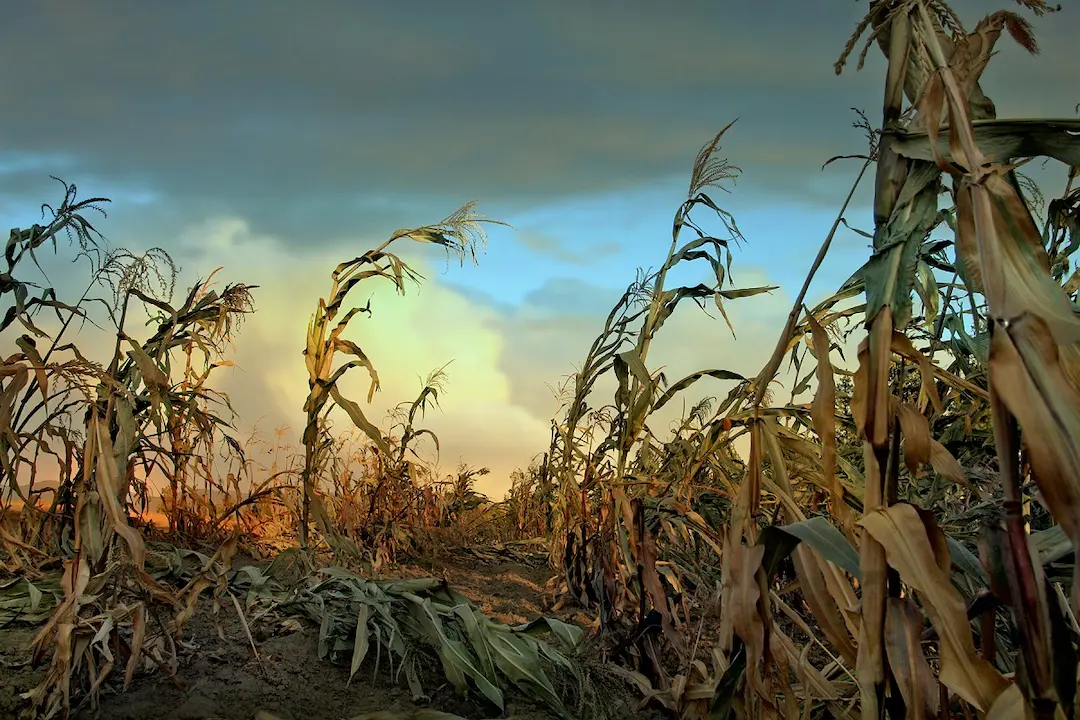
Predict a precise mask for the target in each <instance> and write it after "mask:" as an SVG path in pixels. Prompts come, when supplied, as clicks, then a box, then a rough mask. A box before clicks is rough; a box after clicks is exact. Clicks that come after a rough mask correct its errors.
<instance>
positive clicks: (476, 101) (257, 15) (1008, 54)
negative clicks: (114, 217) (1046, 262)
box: [0, 0, 1077, 245]
mask: <svg viewBox="0 0 1080 720" xmlns="http://www.w3.org/2000/svg"><path fill="white" fill-rule="evenodd" d="M756 8H757V6H755V5H752V4H751V5H745V6H741V5H732V4H730V3H715V2H702V1H697V0H695V1H694V2H689V3H683V4H681V5H680V7H679V10H678V11H676V10H673V9H671V8H668V7H667V6H662V5H657V4H655V3H648V2H644V0H637V1H634V2H621V3H619V4H618V5H617V6H614V5H612V6H611V7H608V6H607V5H606V4H603V3H601V4H593V5H582V4H581V3H574V2H571V1H570V0H558V1H554V2H546V3H542V4H538V5H532V4H523V3H497V2H492V1H490V0H474V1H473V2H471V3H469V4H467V5H464V6H459V5H457V4H455V5H454V6H453V7H452V8H451V7H450V6H448V5H446V4H444V3H439V2H431V1H429V2H416V3H410V5H409V6H408V8H406V7H405V6H403V5H394V4H385V5H375V6H368V5H363V6H361V5H357V4H355V3H347V2H327V3H323V4H321V5H320V7H319V8H317V9H312V10H310V11H309V12H305V13H304V14H303V16H302V17H299V16H297V15H296V13H295V12H293V5H292V4H291V3H289V2H286V1H285V0H266V2H263V3H260V4H259V5H258V7H254V6H247V5H234V6H231V7H221V6H220V5H219V4H212V3H209V2H207V0H195V1H193V2H187V3H181V4H168V3H164V4H162V3H155V4H138V5H136V6H133V5H132V4H130V3H121V2H105V3H98V4H95V5H94V7H93V8H92V9H91V8H89V7H87V6H85V5H84V4H81V3H77V2H73V1H71V0H51V1H43V2H40V3H33V4H24V5H20V6H19V7H17V8H13V9H12V11H11V13H9V18H8V19H9V22H7V23H6V24H5V25H4V28H2V29H0V48H3V49H2V50H0V53H2V54H3V58H2V59H3V62H0V82H2V83H3V85H4V87H5V88H6V90H7V95H6V97H7V98H8V100H9V105H10V106H12V107H17V108H24V109H25V108H33V109H35V111H33V112H13V113H8V114H6V115H5V116H4V118H3V119H2V120H0V131H2V132H0V137H2V138H3V141H2V142H3V143H4V144H3V145H0V151H2V152H4V153H7V154H10V153H12V152H16V151H17V152H19V153H23V155H24V157H33V158H36V160H35V161H34V162H33V163H30V164H26V163H25V162H23V163H21V165H20V164H19V163H16V165H17V166H19V167H21V168H22V170H21V171H20V172H18V173H6V174H4V176H3V177H0V191H2V192H3V193H4V194H8V195H16V196H19V197H23V198H26V197H29V196H30V195H31V194H32V195H33V198H34V199H35V200H36V198H37V195H38V193H39V191H40V190H41V187H42V185H40V184H38V185H35V184H32V183H28V182H26V180H28V179H29V176H34V177H39V178H40V182H41V183H44V182H46V180H45V175H46V174H47V173H49V172H54V173H61V174H63V175H64V176H65V178H66V179H68V180H74V181H76V182H79V183H80V184H85V183H86V182H87V181H88V178H90V177H93V178H95V179H96V180H97V181H99V182H100V183H102V184H106V185H109V186H130V187H137V188H141V189H143V190H145V191H147V192H151V193H153V194H154V195H155V196H158V197H162V198H168V202H169V203H170V204H172V205H173V206H175V207H177V208H180V209H181V211H182V212H183V213H185V214H187V215H189V216H192V215H194V216H199V217H201V216H205V215H207V214H211V213H213V212H222V213H227V214H232V215H236V216H240V217H245V218H248V219H249V222H250V223H251V225H252V227H254V228H256V229H257V230H259V231H260V232H262V233H264V234H267V235H269V236H273V237H276V238H279V239H280V241H281V242H282V243H284V244H286V245H290V244H294V243H298V242H301V241H302V242H305V243H308V244H313V245H317V244H327V243H333V242H336V241H341V240H343V239H344V238H347V237H349V236H350V233H351V232H352V231H354V230H355V228H348V227H342V226H340V225H339V224H338V223H340V222H341V221H342V220H341V217H342V215H343V214H346V213H349V212H351V213H353V214H354V216H355V217H356V218H357V220H356V221H357V222H360V221H362V222H363V223H365V225H366V227H367V228H373V227H374V225H373V221H372V219H371V218H369V217H366V215H365V213H366V212H368V211H374V210H373V209H372V208H370V207H365V203H364V201H362V200H360V199H362V198H366V197H369V196H372V195H382V196H385V197H389V198H393V199H394V202H395V203H397V204H399V205H407V206H408V207H409V208H411V209H412V211H413V213H416V212H421V213H425V214H426V212H427V210H429V209H430V208H432V207H434V206H437V205H440V206H441V205H442V204H444V203H445V202H447V201H448V199H449V198H450V197H451V196H453V199H452V200H450V201H451V202H453V201H460V200H465V199H469V198H480V199H482V200H483V201H484V203H485V205H490V206H496V207H500V208H502V207H511V206H514V207H523V206H528V205H532V204H536V203H543V202H547V201H550V200H552V199H555V198H563V197H573V196H578V195H581V194H590V193H603V192H609V191H619V190H623V189H627V188H632V187H638V186H644V185H649V184H652V183H655V182H657V181H659V180H661V179H664V178H668V177H671V176H673V175H674V176H679V177H682V176H683V175H685V171H686V167H687V165H688V163H689V161H690V160H691V159H692V157H693V155H694V153H695V152H696V151H697V150H698V148H699V147H700V146H701V145H702V144H703V143H705V142H706V141H708V140H709V138H710V137H711V136H712V134H713V133H714V132H715V131H716V130H717V129H718V128H720V127H721V126H723V125H724V124H726V123H727V122H728V121H730V120H732V119H734V118H736V117H739V118H741V120H740V122H739V123H738V124H737V125H736V126H735V128H733V130H732V133H731V135H730V137H729V138H728V139H727V140H726V143H725V146H726V150H725V152H726V154H727V155H728V156H729V157H730V159H731V160H732V161H733V162H735V163H736V164H738V165H739V166H741V167H743V168H744V170H745V176H744V179H745V184H744V187H745V188H746V190H747V191H748V192H749V193H750V194H751V195H753V196H755V197H758V198H759V199H760V200H761V201H762V202H766V201H771V200H774V199H777V198H789V199H791V198H798V199H800V200H809V201H814V202H820V201H824V200H827V201H828V202H830V203H831V202H833V198H834V193H833V192H832V191H831V190H830V191H828V192H826V191H823V190H829V188H831V187H832V184H833V183H834V181H833V180H832V178H831V176H825V177H823V176H821V175H820V172H819V168H820V166H821V163H822V162H823V161H824V160H825V159H826V158H828V157H830V156H832V155H836V154H840V153H845V152H847V153H850V152H857V151H859V150H860V149H861V148H862V146H863V139H862V137H861V134H860V133H859V132H858V131H855V130H853V129H852V128H851V127H850V124H851V120H852V119H853V118H852V115H851V113H850V111H849V110H848V108H850V107H852V106H856V107H862V108H865V109H867V110H868V111H870V112H871V117H873V116H874V113H873V110H874V108H876V107H878V106H879V104H880V92H881V91H880V85H881V72H882V62H881V61H880V58H879V57H878V55H879V53H877V52H876V50H875V52H872V53H871V62H870V63H869V65H868V67H867V69H866V70H865V71H864V72H862V73H855V72H854V70H853V69H852V70H850V71H849V72H847V73H846V74H845V75H844V76H842V77H840V78H836V77H834V76H833V75H832V72H831V67H832V63H833V61H834V60H835V58H836V57H837V56H838V54H839V50H840V48H841V47H842V46H843V44H844V43H845V41H846V39H847V35H848V33H849V30H850V28H852V27H853V26H854V23H855V22H856V21H857V20H858V18H859V15H860V14H861V13H862V12H864V10H865V7H864V5H862V4H850V6H847V7H842V6H837V7H836V8H835V9H834V10H832V11H830V12H828V13H825V12H821V10H820V8H818V7H817V6H815V5H813V4H811V3H804V2H797V1H796V0H784V2H779V3H774V5H773V6H772V10H771V11H770V12H761V11H759V10H757V9H756ZM977 8H978V5H977V4H976V3H975V2H974V0H968V1H967V2H963V3H961V4H960V9H961V10H962V11H963V12H965V17H968V18H972V19H973V18H975V17H977V14H976V13H973V12H971V10H973V9H977ZM1070 12H1072V13H1075V9H1073V8H1069V9H1067V10H1066V11H1065V12H1064V13H1062V15H1061V16H1060V18H1051V19H1050V20H1049V21H1047V20H1046V19H1045V18H1044V19H1041V20H1039V21H1037V23H1036V27H1037V32H1038V33H1039V37H1040V40H1041V41H1042V45H1043V50H1044V55H1043V57H1041V58H1039V59H1031V60H1029V59H1026V58H1023V57H1022V56H1021V55H1020V54H1018V52H1017V49H1016V48H1014V47H1011V44H1010V41H1008V40H1003V41H1002V55H1001V57H1000V58H997V59H995V61H994V63H992V64H991V70H990V76H991V77H992V78H994V79H993V80H988V83H990V84H992V85H993V87H994V91H995V94H997V95H999V96H1000V97H998V98H996V99H998V101H999V106H1000V107H1001V110H1002V112H1003V113H1006V114H1007V113H1008V111H1009V109H1010V108H1012V109H1014V110H1018V111H1020V114H1023V115H1031V114H1039V113H1050V114H1054V113H1057V114H1066V115H1071V107H1072V104H1074V103H1075V102H1076V100H1077V98H1063V97H1062V96H1061V94H1060V87H1062V86H1066V87H1067V86H1068V80H1069V79H1070V76H1069V75H1067V74H1063V73H1067V70H1066V69H1067V68H1070V67H1072V66H1074V65H1075V62H1073V60H1075V49H1074V47H1075V46H1074V45H1072V43H1071V40H1070V35H1069V34H1068V31H1067V28H1068V27H1069V26H1070V25H1069V22H1066V20H1067V19H1068V13H1070ZM207 13H212V14H213V16H214V18H215V20H214V23H211V24H208V23H206V22H205V17H206V14H207ZM46 36H47V37H49V38H50V43H51V45H50V52H49V53H41V52H40V47H39V42H38V38H40V37H46ZM30 57H32V58H33V59H34V61H33V62H32V63H30V62H25V60H26V58H30ZM1034 63H1038V64H1037V65H1036V64H1034ZM73 68H78V71H77V72H76V73H73V72H72V69H73ZM1014 95H1015V97H1016V98H1018V100H1017V102H1015V103H1014V104H1012V105H1010V103H1009V102H1008V101H1007V100H1006V99H1005V98H1008V97H1012V96H1014ZM38 109H40V111H38ZM1014 114H1015V113H1014ZM0 165H2V163H0ZM384 210H385V209H384ZM403 216H404V212H402V211H400V209H399V210H398V211H396V212H392V213H389V214H386V216H385V217H380V218H377V220H378V221H379V222H385V223H391V222H397V221H398V220H401V219H402V218H403ZM382 227H383V226H382V225H379V228H380V229H382Z"/></svg>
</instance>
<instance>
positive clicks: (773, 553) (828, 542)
mask: <svg viewBox="0 0 1080 720" xmlns="http://www.w3.org/2000/svg"><path fill="white" fill-rule="evenodd" d="M800 541H805V542H806V543H807V544H809V545H810V547H812V548H814V549H815V550H817V551H818V552H819V553H821V556H822V557H824V558H825V559H826V560H828V561H829V562H831V563H833V564H834V565H836V566H838V567H839V568H841V569H842V570H844V571H845V572H847V573H849V574H850V575H851V576H852V577H854V578H856V579H858V578H859V577H860V572H859V553H858V551H857V550H855V548H854V547H852V545H851V543H850V542H848V539H847V538H846V537H844V534H843V533H842V532H840V531H839V530H838V529H837V528H836V527H835V526H834V525H833V524H832V523H830V522H829V521H828V520H827V519H825V518H824V517H821V516H818V517H812V518H808V519H806V520H802V521H800V522H797V523H792V524H790V525H771V526H769V527H767V528H765V530H764V531H763V532H762V533H761V537H760V538H759V539H758V544H759V545H765V557H764V559H763V560H762V564H763V565H764V566H765V569H766V572H770V566H769V565H768V563H769V562H770V558H772V562H776V561H778V560H779V559H780V558H781V557H783V556H785V555H788V554H790V553H791V552H792V551H793V550H794V549H795V546H796V545H798V544H799V542H800Z"/></svg>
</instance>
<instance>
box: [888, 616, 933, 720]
mask: <svg viewBox="0 0 1080 720" xmlns="http://www.w3.org/2000/svg"><path fill="white" fill-rule="evenodd" d="M922 625H923V618H922V613H921V612H919V608H918V606H917V605H916V604H915V603H914V602H913V601H912V600H911V599H910V598H889V601H888V605H887V609H886V613H885V650H886V654H887V655H888V657H889V668H890V669H891V670H892V673H893V678H894V679H895V680H896V684H897V685H898V686H899V687H900V694H901V695H902V696H903V698H904V705H905V706H906V707H907V709H908V717H909V718H925V717H927V715H930V716H937V714H938V691H937V689H938V684H937V679H936V678H935V677H934V672H933V670H931V669H930V663H928V662H927V661H926V655H925V654H923V649H922Z"/></svg>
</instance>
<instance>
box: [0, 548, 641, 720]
mask: <svg viewBox="0 0 1080 720" xmlns="http://www.w3.org/2000/svg"><path fill="white" fill-rule="evenodd" d="M394 574H395V575H402V576H411V577H421V576H427V577H443V578H445V579H446V580H447V581H448V582H449V583H450V585H451V586H452V587H454V588H456V589H457V590H458V591H459V592H461V593H462V594H464V595H465V596H467V597H468V598H469V599H470V600H472V601H473V602H475V603H476V604H477V605H478V606H479V607H481V608H482V609H483V610H484V612H485V613H487V614H488V615H490V616H491V617H492V618H493V619H495V620H497V621H499V622H504V623H513V624H516V623H522V622H527V621H528V620H531V619H533V618H535V617H537V616H539V615H541V614H543V612H544V606H545V602H544V584H545V583H546V582H547V580H548V579H549V577H550V573H549V572H548V570H547V569H546V568H536V567H529V566H527V565H520V564H515V563H511V562H508V563H501V564H486V563H483V562H481V561H475V562H474V561H471V560H461V559H458V560H454V561H450V562H447V563H425V564H423V565H413V566H404V567H400V568H397V569H395V571H394ZM211 608H212V606H211V603H210V601H209V600H206V601H203V603H202V605H201V606H200V608H199V610H198V611H197V612H196V614H195V616H194V617H193V618H192V620H191V621H190V622H189V623H188V625H187V627H186V628H185V630H184V641H185V643H186V644H187V647H186V648H185V649H184V650H183V651H182V656H181V666H180V669H179V671H178V672H177V674H176V675H175V676H174V677H171V678H170V677H167V676H166V675H165V674H164V673H162V672H155V673H150V674H146V675H142V676H137V677H136V679H135V681H134V682H133V684H132V687H131V688H130V689H129V690H128V692H126V693H122V692H120V686H119V685H118V684H115V683H114V684H111V685H109V684H107V685H108V686H107V687H106V688H105V689H104V690H103V692H102V695H101V702H100V706H99V707H98V708H97V709H96V710H95V709H91V708H80V710H79V712H78V713H75V714H74V717H75V718H78V719H80V720H89V719H91V718H107V719H109V720H136V719H142V718H155V719H159V718H160V719H161V720H196V719H199V720H203V719H206V720H210V719H214V720H240V719H243V720H252V718H255V717H256V715H257V714H258V713H259V712H260V711H262V712H264V713H268V714H269V715H270V716H272V717H275V718H280V719H281V720H318V719H320V718H333V719H335V720H337V719H339V718H342V719H344V718H350V717H353V716H354V715H358V714H361V713H366V712H377V711H397V712H410V711H416V710H418V709H421V708H424V707H426V708H431V709H437V710H441V711H444V712H451V713H455V714H457V715H461V716H464V717H468V718H485V717H493V716H494V715H495V714H496V711H494V710H491V709H489V708H483V707H480V706H479V705H478V704H476V703H475V702H473V701H472V700H470V699H468V698H462V697H458V696H457V695H456V694H455V693H454V689H453V688H452V687H451V686H449V685H448V684H447V683H446V682H445V680H444V679H443V676H442V673H441V669H440V668H438V667H431V668H428V669H427V672H425V673H424V674H423V677H422V681H423V683H424V689H425V691H426V692H427V693H428V694H429V695H430V696H431V697H430V702H428V703H425V704H424V705H417V704H415V703H414V702H413V700H412V696H411V694H410V692H409V690H408V688H407V687H406V686H405V684H404V679H402V680H401V683H400V684H395V683H394V682H393V680H392V679H391V678H390V677H389V676H388V675H387V673H386V671H385V669H382V670H380V672H379V676H378V677H377V678H375V677H373V664H372V663H371V662H370V661H366V662H365V664H364V666H362V667H361V668H360V670H359V671H358V672H357V674H356V677H355V678H353V681H352V682H351V683H350V682H349V678H348V669H347V668H342V667H339V666H335V665H332V664H331V663H329V662H327V661H320V660H319V659H318V655H317V643H318V628H316V627H310V626H305V627H304V628H303V629H301V630H297V631H294V632H291V633H289V634H286V635H278V636H274V637H265V638H263V637H260V635H259V633H258V632H256V637H255V640H256V647H257V655H256V653H255V652H254V651H253V650H252V647H251V644H250V643H249V642H248V639H247V636H246V634H245V632H244V628H243V626H242V625H241V623H240V621H239V619H238V618H237V617H236V615H235V613H234V612H232V610H231V608H228V607H222V608H221V611H220V613H219V615H218V618H217V622H216V623H215V618H214V615H213V612H212V609H211ZM560 615H561V616H562V617H563V619H565V620H568V621H569V620H573V619H574V618H573V617H572V616H567V615H566V614H560ZM218 626H220V629H221V633H222V635H223V637H222V636H219V632H218ZM36 630H37V628H33V627H26V626H25V625H24V626H17V627H8V628H0V719H6V718H12V719H14V718H17V717H18V716H19V710H20V709H21V708H22V707H23V701H22V700H20V698H19V694H20V693H22V692H26V691H27V690H29V689H30V688H32V687H33V686H34V685H35V684H36V683H38V682H39V681H40V680H41V678H42V676H43V674H44V671H45V668H44V666H43V667H41V668H37V669H33V668H30V667H28V666H27V665H26V660H27V657H28V654H29V652H28V649H27V648H28V646H29V643H30V641H31V640H32V639H33V636H34V633H35V632H36ZM383 667H384V668H385V663H384V664H383ZM116 675H120V673H116ZM121 680H122V679H121V678H119V677H118V678H116V681H117V683H118V682H120V681H121ZM626 701H627V712H626V713H623V714H621V716H622V717H625V718H626V719H627V720H633V719H634V718H652V719H655V718H659V717H661V715H659V714H657V713H655V712H652V711H636V710H634V708H635V707H636V703H635V699H634V698H629V697H628V698H626ZM505 716H506V717H514V718H519V719H521V720H539V719H540V718H547V717H550V715H549V714H548V713H547V712H546V711H545V710H544V709H543V708H540V707H538V706H537V705H535V704H534V703H532V702H531V701H530V700H528V699H526V698H524V697H523V696H521V695H517V694H515V693H514V692H512V691H511V692H509V693H508V695H507V707H506V714H505Z"/></svg>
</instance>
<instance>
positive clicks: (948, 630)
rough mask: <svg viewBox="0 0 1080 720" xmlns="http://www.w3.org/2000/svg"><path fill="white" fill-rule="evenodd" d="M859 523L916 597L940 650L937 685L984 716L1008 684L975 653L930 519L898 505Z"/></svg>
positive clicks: (947, 557)
mask: <svg viewBox="0 0 1080 720" xmlns="http://www.w3.org/2000/svg"><path fill="white" fill-rule="evenodd" d="M860 524H861V525H862V526H863V527H864V528H866V530H867V531H868V532H869V533H870V534H871V535H872V536H873V537H874V539H875V540H877V541H878V542H879V543H881V545H882V546H883V547H884V548H885V554H886V557H887V559H888V563H889V565H890V566H892V567H893V568H895V569H896V570H897V572H899V573H900V578H901V580H902V581H903V582H905V583H906V584H908V585H909V586H911V587H912V588H914V589H915V590H916V591H917V592H918V593H919V596H920V597H921V598H922V600H923V606H924V607H925V608H926V612H927V614H928V615H929V616H930V621H931V623H932V624H933V626H934V628H935V630H937V633H938V637H939V641H940V645H941V671H940V677H941V682H942V683H943V684H944V685H945V686H946V687H948V688H949V689H950V690H952V691H953V692H955V693H956V694H958V695H960V696H961V697H963V698H964V699H965V700H967V701H968V702H969V703H971V704H972V705H974V706H975V707H976V708H977V709H978V710H980V711H981V712H986V711H988V710H989V709H990V707H991V706H992V705H993V703H994V701H995V700H996V699H997V697H998V696H999V695H1000V694H1001V693H1002V692H1003V691H1004V690H1005V689H1006V688H1008V687H1009V685H1010V683H1009V681H1008V680H1007V679H1005V677H1004V676H1003V675H1002V674H1001V673H1000V672H998V671H997V670H996V669H995V668H994V666H993V665H991V664H990V663H988V662H987V661H986V660H985V659H983V658H982V657H981V656H980V655H979V654H978V652H976V650H975V643H974V639H973V637H972V634H971V625H970V623H969V622H968V619H967V608H966V606H965V605H964V600H963V598H962V597H961V596H960V593H959V592H958V591H957V590H956V588H955V587H954V586H953V584H952V581H951V579H950V577H949V568H950V566H951V562H952V561H951V558H950V555H949V551H948V546H947V544H946V542H945V538H944V536H943V535H942V533H941V531H940V530H939V529H938V528H937V525H936V524H935V523H934V521H933V518H932V517H926V516H921V515H920V513H919V511H918V510H917V509H916V508H915V507H914V506H912V505H909V504H907V503H898V504H896V505H893V506H891V507H889V508H880V509H877V510H873V511H871V512H869V513H867V514H866V516H865V517H863V519H862V521H861V522H860ZM931 534H932V535H934V538H931V537H930V535H931Z"/></svg>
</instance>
